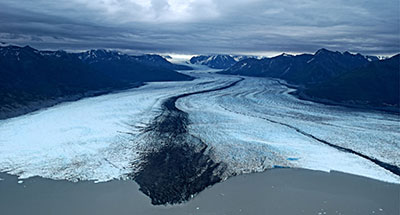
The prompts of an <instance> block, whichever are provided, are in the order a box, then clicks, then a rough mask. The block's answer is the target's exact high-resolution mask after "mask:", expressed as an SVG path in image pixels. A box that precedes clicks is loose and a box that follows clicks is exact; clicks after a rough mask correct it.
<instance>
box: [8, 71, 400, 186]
mask: <svg viewBox="0 0 400 215" xmlns="http://www.w3.org/2000/svg"><path fill="white" fill-rule="evenodd" d="M210 71H211V70H210ZM190 74H191V75H194V76H196V77H197V78H198V79H195V80H194V81H189V82H157V83H148V84H147V85H145V86H142V87H140V88H135V89H131V90H127V91H123V92H119V93H113V94H109V95H103V96H98V97H93V98H86V99H82V100H79V101H75V102H69V103H63V104H60V105H56V106H54V107H51V108H48V109H44V110H41V111H37V112H34V113H31V114H27V115H24V116H20V117H16V118H11V119H7V120H2V121H0V172H8V173H10V174H14V175H18V176H19V177H20V178H21V179H23V178H28V177H32V176H41V177H45V178H51V179H66V180H71V181H78V180H94V181H96V182H101V181H108V180H112V179H123V178H126V177H127V175H129V174H131V173H132V172H134V171H136V169H135V165H134V164H135V163H137V162H140V160H138V159H139V157H138V156H137V151H136V150H137V147H138V145H139V144H146V143H145V142H141V140H140V133H141V130H140V129H139V128H140V127H143V126H145V125H147V124H148V123H149V122H150V121H151V120H152V119H154V118H155V117H156V116H157V115H158V114H159V113H160V107H161V104H162V102H163V101H165V100H166V99H168V98H170V97H172V96H176V95H180V94H183V93H188V92H195V91H199V90H205V89H212V88H215V87H218V86H224V85H227V84H228V83H231V82H233V81H235V80H238V78H239V77H238V76H226V75H218V74H214V73H208V72H204V71H194V72H190ZM291 91H293V90H292V89H290V88H288V87H287V86H286V85H285V84H283V82H282V81H280V80H275V79H267V78H249V77H245V78H244V80H243V81H241V82H240V83H239V84H237V85H235V86H234V87H231V88H228V89H224V90H221V91H214V92H209V93H203V94H196V95H192V96H188V97H184V98H182V99H179V100H178V101H177V102H176V106H177V107H178V108H179V109H181V110H182V111H185V112H187V113H188V114H189V119H190V124H189V127H188V128H189V132H190V134H192V135H193V136H195V137H198V138H200V139H201V140H202V141H204V142H205V143H206V144H209V145H210V146H211V147H212V148H213V149H214V151H215V155H214V156H215V158H214V159H216V160H217V161H221V162H224V163H226V164H227V165H228V171H227V177H228V176H230V175H232V174H241V173H247V172H256V171H264V170H266V169H269V168H274V167H299V168H307V169H315V170H323V171H330V170H336V171H341V172H346V173H352V174H356V175H361V176H366V177H370V178H374V179H378V180H383V181H388V182H394V183H400V178H399V176H397V175H395V174H393V173H391V172H390V171H388V170H386V169H384V168H382V167H380V166H378V165H376V164H375V163H373V162H371V161H370V160H367V159H365V158H362V157H360V156H357V155H355V154H352V153H348V152H343V151H340V150H338V149H336V148H333V147H330V146H328V145H326V144H323V143H321V142H319V141H317V140H315V139H313V138H310V137H309V136H307V135H304V134H305V133H306V134H311V135H313V136H315V137H317V138H319V139H323V140H325V141H327V142H330V143H332V144H334V145H338V146H341V147H345V148H349V149H352V150H354V151H357V152H360V153H362V154H365V155H367V156H369V157H372V158H376V159H379V160H381V161H383V162H386V163H389V164H392V165H396V166H400V142H399V140H400V120H399V118H398V116H396V115H391V114H387V113H383V112H373V111H362V110H355V109H349V108H344V107H338V106H328V105H322V104H317V103H313V102H309V101H303V100H299V99H297V98H296V97H294V96H292V95H290V94H289V93H290V92H291ZM299 131H301V132H299Z"/></svg>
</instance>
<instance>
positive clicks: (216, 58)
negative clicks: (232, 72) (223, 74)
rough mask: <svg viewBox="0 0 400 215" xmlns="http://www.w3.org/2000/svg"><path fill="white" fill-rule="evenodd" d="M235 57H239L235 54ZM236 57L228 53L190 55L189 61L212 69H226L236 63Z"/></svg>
mask: <svg viewBox="0 0 400 215" xmlns="http://www.w3.org/2000/svg"><path fill="white" fill-rule="evenodd" d="M236 59H239V57H238V56H236ZM236 59H235V58H234V57H233V56H230V55H209V56H205V55H200V56H195V57H192V58H191V59H190V63H191V64H199V65H206V66H209V67H210V68H214V69H226V68H229V67H231V66H233V65H234V64H236V63H237V62H238V61H237V60H236Z"/></svg>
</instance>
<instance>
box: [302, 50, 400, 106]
mask: <svg viewBox="0 0 400 215" xmlns="http://www.w3.org/2000/svg"><path fill="white" fill-rule="evenodd" d="M299 94H300V96H301V97H303V98H311V99H318V100H321V99H323V100H329V101H334V102H338V103H346V104H355V105H367V106H371V107H381V108H386V109H391V110H397V111H400V109H399V108H400V55H396V56H394V57H392V58H389V59H385V60H381V61H372V62H371V63H369V64H367V65H365V66H363V67H361V68H358V69H355V70H353V71H351V72H348V73H345V74H341V75H339V76H337V77H335V78H333V79H330V80H328V81H326V82H323V83H320V84H317V85H312V86H308V87H307V88H306V89H303V90H300V93H299Z"/></svg>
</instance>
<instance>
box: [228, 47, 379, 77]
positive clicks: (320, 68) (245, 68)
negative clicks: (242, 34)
mask: <svg viewBox="0 0 400 215" xmlns="http://www.w3.org/2000/svg"><path fill="white" fill-rule="evenodd" d="M373 60H378V58H373V57H364V56H362V55H360V54H351V53H349V52H344V53H340V52H333V51H329V50H327V49H320V50H318V51H317V52H316V53H315V54H314V55H311V54H302V55H296V56H293V55H288V54H282V55H279V56H276V57H273V58H263V59H260V60H257V59H253V58H252V59H245V60H242V61H239V62H238V63H236V64H235V65H233V66H232V67H230V68H228V69H227V70H225V71H223V72H221V73H223V74H235V75H247V76H258V77H274V78H281V79H284V80H287V81H288V82H291V83H295V84H311V83H319V82H322V81H325V80H329V79H330V78H332V77H335V76H337V75H340V74H343V73H345V72H347V71H351V70H353V69H355V68H358V67H360V66H363V65H366V64H367V63H369V62H370V61H373Z"/></svg>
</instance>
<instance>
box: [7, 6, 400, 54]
mask: <svg viewBox="0 0 400 215" xmlns="http://www.w3.org/2000/svg"><path fill="white" fill-rule="evenodd" d="M399 12H400V11H399V1H398V0H387V1H380V0H372V1H368V2H367V1H361V0H353V1H345V0H333V1H317V0H308V1H305V0H282V1H262V0H248V1H239V0H231V1H225V0H215V1H211V0H136V1H133V0H68V1H67V0H58V1H45V0H36V1H30V0H29V1H28V0H12V1H11V0H2V1H1V2H0V26H1V28H0V41H4V42H10V43H16V44H20V45H26V44H30V45H33V46H34V47H38V48H49V49H69V50H82V49H89V48H112V49H124V50H128V51H132V52H174V53H270V52H295V53H298V52H314V51H315V50H317V49H319V48H321V47H325V48H330V49H333V50H339V51H344V50H349V51H353V52H362V53H365V54H394V53H397V52H399V51H400V35H399V34H400V23H399V22H400V21H399V20H400V18H399V16H400V15H399V14H400V13H399Z"/></svg>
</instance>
